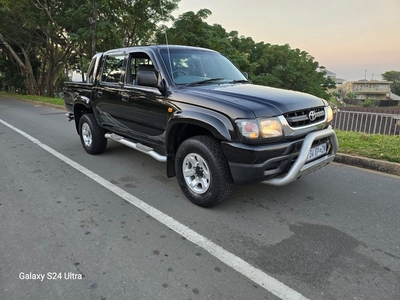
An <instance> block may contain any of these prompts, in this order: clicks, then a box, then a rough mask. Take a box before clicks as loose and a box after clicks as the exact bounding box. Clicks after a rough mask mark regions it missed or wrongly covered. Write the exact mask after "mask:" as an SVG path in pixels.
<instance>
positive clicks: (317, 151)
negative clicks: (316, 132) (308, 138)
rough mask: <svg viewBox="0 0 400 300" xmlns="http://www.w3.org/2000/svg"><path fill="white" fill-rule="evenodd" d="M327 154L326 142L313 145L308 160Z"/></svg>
mask: <svg viewBox="0 0 400 300" xmlns="http://www.w3.org/2000/svg"><path fill="white" fill-rule="evenodd" d="M325 154H326V143H324V144H321V145H318V146H315V147H312V148H311V149H310V152H309V153H308V158H307V162H308V161H310V160H313V159H314V158H317V157H320V156H322V155H325Z"/></svg>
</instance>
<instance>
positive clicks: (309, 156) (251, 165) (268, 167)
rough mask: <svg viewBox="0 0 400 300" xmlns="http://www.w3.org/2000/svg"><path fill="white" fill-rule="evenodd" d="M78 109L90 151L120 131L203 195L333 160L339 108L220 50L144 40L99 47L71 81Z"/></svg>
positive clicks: (216, 198)
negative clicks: (268, 83) (255, 77)
mask: <svg viewBox="0 0 400 300" xmlns="http://www.w3.org/2000/svg"><path fill="white" fill-rule="evenodd" d="M64 99H65V105H66V107H67V109H68V113H67V117H68V119H69V120H70V121H71V120H75V125H76V130H77V133H78V134H79V135H80V139H81V142H82V145H83V147H84V149H85V150H86V152H88V153H89V154H98V153H101V152H103V151H104V150H105V148H106V145H107V140H108V139H111V140H114V141H117V142H119V143H122V144H124V145H127V146H129V147H131V148H134V149H136V150H138V151H141V152H144V153H146V154H148V155H150V156H152V157H153V158H155V159H157V160H159V161H162V162H166V171H167V172H166V173H167V176H168V177H173V176H176V177H177V180H178V183H179V186H180V188H181V189H182V192H183V193H184V194H185V195H186V197H187V198H188V199H190V200H191V201H192V202H193V203H195V204H197V205H200V206H203V207H209V206H213V205H216V204H218V203H220V202H222V201H223V200H224V199H226V198H227V197H228V195H229V194H230V192H231V190H232V188H233V185H234V184H246V183H254V182H265V183H267V184H270V185H275V186H281V185H286V184H288V183H290V182H292V181H294V180H296V179H298V178H300V177H301V176H303V175H306V174H308V173H310V172H313V171H315V170H317V169H320V168H321V167H323V166H325V165H327V164H328V163H330V162H332V161H333V159H334V158H335V155H336V151H337V149H338V142H337V138H336V135H335V132H334V131H333V130H332V128H331V126H330V122H331V120H332V118H333V112H332V109H331V107H330V106H329V105H328V103H327V102H326V101H325V100H323V99H320V98H317V97H314V96H311V95H308V94H304V93H300V92H294V91H287V90H281V89H276V88H270V87H265V86H257V85H253V84H251V83H250V82H249V81H248V79H247V76H246V74H244V73H242V72H240V71H239V70H238V69H237V68H236V67H235V66H234V65H233V64H232V63H231V62H230V61H229V60H228V59H227V58H225V57H224V56H223V55H221V54H220V53H218V52H215V51H212V50H209V49H203V48H197V47H186V46H171V45H170V46H168V45H159V46H139V47H131V48H121V49H114V50H110V51H107V52H104V53H98V54H96V55H95V56H94V57H93V59H92V62H91V64H90V67H89V70H88V73H87V79H86V81H85V82H67V83H65V86H64Z"/></svg>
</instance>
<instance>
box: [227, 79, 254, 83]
mask: <svg viewBox="0 0 400 300" xmlns="http://www.w3.org/2000/svg"><path fill="white" fill-rule="evenodd" d="M249 82H250V81H249V80H246V79H240V80H232V81H231V82H230V83H249Z"/></svg>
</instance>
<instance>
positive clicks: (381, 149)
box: [335, 130, 400, 163]
mask: <svg viewBox="0 0 400 300" xmlns="http://www.w3.org/2000/svg"><path fill="white" fill-rule="evenodd" d="M335 131H336V134H337V137H338V140H339V153H343V154H350V155H355V156H363V157H368V158H373V159H380V160H387V161H390V162H395V163H400V136H393V135H382V134H366V133H362V132H351V131H340V130H335Z"/></svg>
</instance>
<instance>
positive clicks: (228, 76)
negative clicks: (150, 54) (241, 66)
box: [161, 47, 247, 85]
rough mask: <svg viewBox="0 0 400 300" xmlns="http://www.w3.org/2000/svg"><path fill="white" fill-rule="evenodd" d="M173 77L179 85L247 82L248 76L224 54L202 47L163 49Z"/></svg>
mask: <svg viewBox="0 0 400 300" xmlns="http://www.w3.org/2000/svg"><path fill="white" fill-rule="evenodd" d="M161 57H162V59H163V62H164V64H165V67H166V68H167V70H168V72H169V74H170V76H171V78H172V79H173V81H174V83H175V84H178V85H200V84H215V83H231V82H247V79H246V77H245V76H244V75H243V74H242V73H241V72H240V71H239V70H238V69H237V68H236V67H235V66H234V65H233V64H232V63H231V62H230V61H229V60H228V59H227V58H226V57H224V56H223V55H221V54H219V53H217V52H212V51H207V50H202V49H185V48H181V49H175V48H173V47H171V48H170V49H169V51H168V49H162V50H161Z"/></svg>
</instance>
